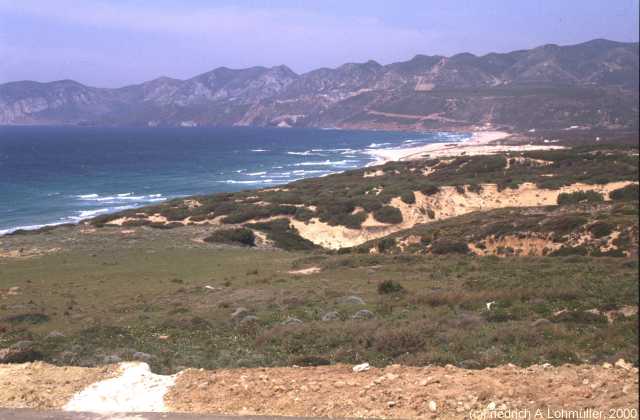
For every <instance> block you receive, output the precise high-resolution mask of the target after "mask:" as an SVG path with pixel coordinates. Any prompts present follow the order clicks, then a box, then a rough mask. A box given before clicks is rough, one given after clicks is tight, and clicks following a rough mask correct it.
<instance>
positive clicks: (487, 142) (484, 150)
mask: <svg viewBox="0 0 640 420" xmlns="http://www.w3.org/2000/svg"><path fill="white" fill-rule="evenodd" d="M511 136H512V134H511V133H507V132H505V131H476V132H473V133H472V135H471V137H470V138H469V139H468V140H465V141H462V142H457V143H434V144H427V145H424V146H419V147H412V148H405V149H386V150H371V151H370V152H369V153H370V154H371V155H372V156H374V157H375V158H376V159H377V160H376V161H375V162H373V163H371V164H370V165H368V166H376V165H383V164H385V163H387V162H394V161H408V160H416V159H429V158H441V157H457V156H463V155H464V156H474V155H483V154H495V153H500V152H524V151H529V150H554V149H563V148H564V147H562V146H549V145H532V144H520V145H508V144H499V143H498V141H499V140H505V139H508V138H509V137H511Z"/></svg>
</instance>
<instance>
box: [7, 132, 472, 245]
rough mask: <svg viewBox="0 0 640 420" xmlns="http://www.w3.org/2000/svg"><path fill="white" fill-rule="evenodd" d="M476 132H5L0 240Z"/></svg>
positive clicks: (339, 167) (358, 162)
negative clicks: (15, 233) (26, 231)
mask: <svg viewBox="0 0 640 420" xmlns="http://www.w3.org/2000/svg"><path fill="white" fill-rule="evenodd" d="M470 136H471V134H470V133H447V132H425V133H415V132H391V131H355V130H333V129H331V130H324V129H299V128H249V127H233V128H231V127H230V128H204V127H191V128H104V127H75V126H73V127H71V126H69V127H45V126H30V127H26V126H1V127H0V235H2V234H6V233H10V232H12V231H14V230H16V229H37V228H40V227H43V226H46V225H56V224H63V223H76V222H79V221H80V220H83V219H87V218H91V217H94V216H97V215H100V214H105V213H109V212H115V211H119V210H124V209H129V208H134V207H140V206H144V205H149V204H153V203H160V202H162V201H165V200H168V199H171V198H176V197H181V196H188V195H195V194H210V193H216V192H231V191H239V190H245V189H255V188H263V187H271V186H275V185H280V184H286V183H289V182H292V181H295V180H299V179H303V178H309V177H321V176H326V175H329V174H333V173H337V172H342V171H346V170H350V169H355V168H361V167H364V166H367V165H371V164H373V163H375V162H376V157H375V155H374V153H375V151H376V150H380V149H397V148H407V147H417V146H420V145H424V144H430V143H453V142H460V141H464V140H466V139H468V138H469V137H470Z"/></svg>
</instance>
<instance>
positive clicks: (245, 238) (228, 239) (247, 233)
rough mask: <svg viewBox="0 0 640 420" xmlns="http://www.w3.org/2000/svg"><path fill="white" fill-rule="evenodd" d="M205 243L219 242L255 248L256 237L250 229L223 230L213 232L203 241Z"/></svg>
mask: <svg viewBox="0 0 640 420" xmlns="http://www.w3.org/2000/svg"><path fill="white" fill-rule="evenodd" d="M204 241H205V242H219V243H226V244H233V245H243V246H255V245H256V235H255V234H254V233H253V231H252V230H251V229H247V228H238V229H224V230H217V231H215V232H213V234H212V235H211V236H208V237H206V238H205V239H204Z"/></svg>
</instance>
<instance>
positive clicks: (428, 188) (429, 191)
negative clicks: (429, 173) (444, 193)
mask: <svg viewBox="0 0 640 420" xmlns="http://www.w3.org/2000/svg"><path fill="white" fill-rule="evenodd" d="M420 191H421V192H422V194H424V195H434V194H437V193H438V191H440V188H439V187H438V186H436V185H431V184H428V185H425V186H423V187H422V189H421V190H420Z"/></svg>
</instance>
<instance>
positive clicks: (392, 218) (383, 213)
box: [373, 206, 402, 224]
mask: <svg viewBox="0 0 640 420" xmlns="http://www.w3.org/2000/svg"><path fill="white" fill-rule="evenodd" d="M373 217H374V218H375V219H376V220H377V221H378V222H382V223H389V224H397V223H402V212H400V210H398V209H397V208H395V207H392V206H383V207H381V208H380V209H379V210H376V211H374V212H373Z"/></svg>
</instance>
